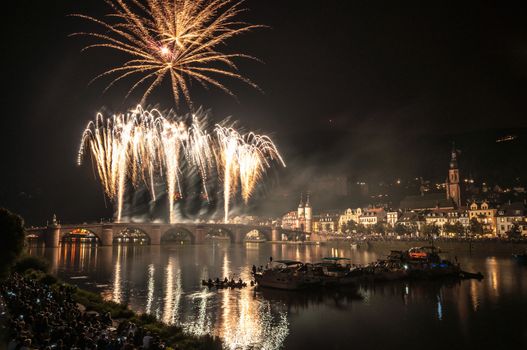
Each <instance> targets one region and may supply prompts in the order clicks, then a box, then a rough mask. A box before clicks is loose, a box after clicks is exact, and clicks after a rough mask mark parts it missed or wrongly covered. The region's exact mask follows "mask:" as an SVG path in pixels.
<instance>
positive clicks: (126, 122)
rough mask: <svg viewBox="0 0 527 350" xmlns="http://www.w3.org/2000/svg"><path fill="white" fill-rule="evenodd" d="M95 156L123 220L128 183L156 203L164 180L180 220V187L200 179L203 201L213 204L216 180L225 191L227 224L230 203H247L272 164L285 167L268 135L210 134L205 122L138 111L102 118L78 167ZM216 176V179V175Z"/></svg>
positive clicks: (87, 135)
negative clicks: (87, 157) (158, 184)
mask: <svg viewBox="0 0 527 350" xmlns="http://www.w3.org/2000/svg"><path fill="white" fill-rule="evenodd" d="M87 150H88V151H89V152H90V154H91V156H92V161H93V163H94V165H95V167H96V169H97V173H98V175H99V179H100V181H101V183H102V186H103V189H104V192H105V193H106V195H107V196H108V197H109V198H110V199H112V200H113V201H115V203H116V218H117V220H118V221H120V220H121V218H122V215H123V202H124V194H125V190H126V183H127V181H129V182H130V183H131V184H132V185H133V186H134V187H137V186H138V185H139V184H141V183H142V184H144V185H145V186H146V187H147V188H148V189H149V191H150V194H151V198H152V199H153V200H155V199H156V186H155V183H156V180H159V179H163V182H164V183H165V185H166V192H167V195H168V207H169V219H170V222H174V221H175V220H176V216H175V215H176V213H175V207H174V203H175V202H176V200H178V199H180V198H182V197H183V196H185V195H186V194H185V189H184V186H182V182H186V181H187V180H189V179H188V177H193V176H194V175H197V176H199V178H200V183H201V184H202V185H201V191H202V193H203V197H204V198H206V199H207V200H210V199H211V193H210V191H209V188H208V187H209V186H213V185H214V184H213V183H212V182H211V181H213V180H214V179H217V180H218V181H219V182H220V185H222V186H223V192H224V193H223V200H224V220H225V221H227V220H228V214H229V210H230V208H231V205H230V203H231V200H232V198H233V197H234V196H235V195H236V194H237V193H238V189H239V190H240V193H241V196H242V198H243V201H244V202H245V203H247V202H248V200H249V198H250V196H251V195H252V194H253V193H254V191H255V189H256V186H257V184H258V183H259V182H260V181H261V180H262V176H263V174H264V173H265V171H266V169H268V168H270V167H271V165H272V163H273V162H277V163H279V164H282V165H283V166H285V163H284V162H283V160H282V158H281V156H280V154H279V152H278V150H277V148H276V146H275V145H274V144H273V142H272V140H271V139H270V138H269V137H268V136H265V135H257V134H255V133H252V132H251V133H247V134H241V133H239V132H238V131H237V130H235V129H234V128H232V127H225V126H222V125H216V126H215V128H214V131H213V132H212V133H211V134H209V133H208V131H207V129H206V121H205V116H204V115H202V114H200V113H198V114H197V115H193V116H192V118H191V120H190V125H187V124H186V123H185V120H184V119H183V118H172V117H165V116H163V115H162V114H161V113H160V112H159V111H158V110H155V109H154V110H151V111H145V110H143V109H142V108H141V107H140V106H139V107H137V108H136V109H135V110H133V111H131V112H130V113H128V114H126V115H117V116H113V117H112V118H108V119H104V117H103V116H102V115H101V114H99V115H97V118H96V119H95V121H92V122H90V123H89V124H88V126H87V127H86V130H85V131H84V133H83V136H82V142H81V146H80V150H79V158H78V163H79V164H81V163H82V159H83V156H84V154H85V153H86V151H87ZM216 174H218V175H219V176H218V175H216Z"/></svg>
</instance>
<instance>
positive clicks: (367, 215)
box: [359, 208, 386, 226]
mask: <svg viewBox="0 0 527 350" xmlns="http://www.w3.org/2000/svg"><path fill="white" fill-rule="evenodd" d="M385 221H386V211H385V210H384V208H369V209H366V210H365V211H364V212H363V213H362V215H361V216H360V218H359V223H360V224H361V225H364V226H373V225H376V224H378V223H380V222H385Z"/></svg>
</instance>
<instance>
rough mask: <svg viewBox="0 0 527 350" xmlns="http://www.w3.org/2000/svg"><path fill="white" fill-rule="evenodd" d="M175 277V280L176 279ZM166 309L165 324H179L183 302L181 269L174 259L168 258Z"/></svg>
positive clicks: (164, 311)
mask: <svg viewBox="0 0 527 350" xmlns="http://www.w3.org/2000/svg"><path fill="white" fill-rule="evenodd" d="M174 277H175V279H174ZM165 289H166V292H165V307H164V308H163V322H165V323H169V324H171V323H177V321H178V320H179V305H180V302H181V294H182V293H183V290H182V288H181V268H180V267H179V263H178V261H177V260H176V259H175V258H174V257H173V256H171V257H169V258H168V264H167V268H166V288H165Z"/></svg>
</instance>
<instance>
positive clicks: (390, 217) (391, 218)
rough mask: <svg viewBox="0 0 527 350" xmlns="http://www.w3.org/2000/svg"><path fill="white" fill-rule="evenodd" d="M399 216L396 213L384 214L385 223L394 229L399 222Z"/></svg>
mask: <svg viewBox="0 0 527 350" xmlns="http://www.w3.org/2000/svg"><path fill="white" fill-rule="evenodd" d="M400 215H401V213H400V212H398V211H389V212H388V213H386V222H387V223H388V225H390V227H394V226H395V224H396V223H397V220H399V216H400Z"/></svg>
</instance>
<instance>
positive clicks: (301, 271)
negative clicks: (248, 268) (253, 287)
mask: <svg viewBox="0 0 527 350" xmlns="http://www.w3.org/2000/svg"><path fill="white" fill-rule="evenodd" d="M254 278H255V280H256V283H258V285H259V286H261V287H265V288H276V289H284V290H298V289H302V288H306V287H308V286H312V285H316V284H320V282H321V281H320V279H319V278H317V277H316V276H314V275H313V274H311V273H309V269H307V267H306V265H304V263H302V262H300V261H295V260H276V261H273V262H271V263H270V264H269V268H268V269H266V270H263V271H261V272H256V273H255V274H254Z"/></svg>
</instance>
